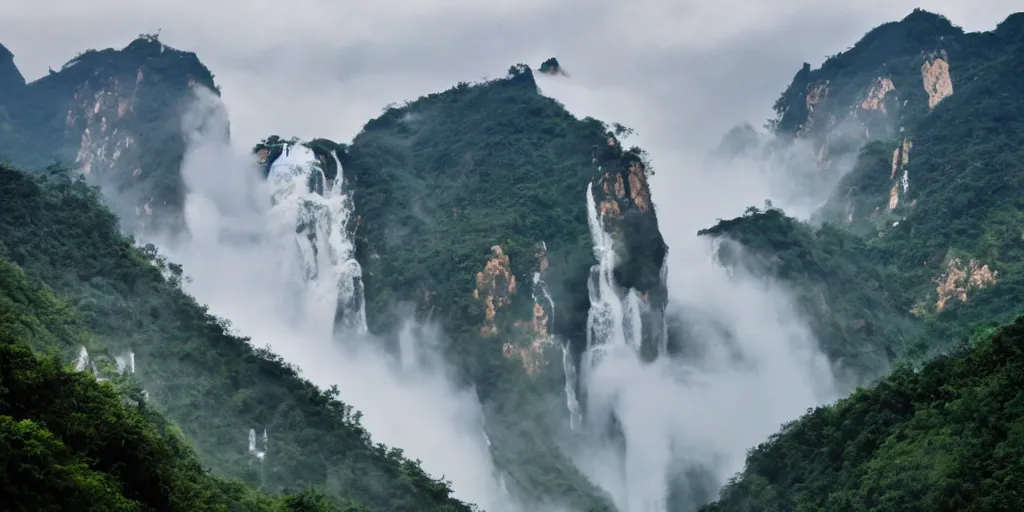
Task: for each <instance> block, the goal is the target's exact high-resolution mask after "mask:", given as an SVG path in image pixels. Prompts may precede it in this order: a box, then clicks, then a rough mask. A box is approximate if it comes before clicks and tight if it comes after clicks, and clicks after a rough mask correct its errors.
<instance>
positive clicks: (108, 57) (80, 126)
mask: <svg viewBox="0 0 1024 512" xmlns="http://www.w3.org/2000/svg"><path fill="white" fill-rule="evenodd" d="M3 54H7V55H10V53H9V52H6V50H5V51H4V52H0V80H9V81H10V80H13V81H14V82H17V77H20V73H18V72H17V68H13V70H12V69H10V68H11V67H12V66H13V63H11V62H10V59H9V58H8V59H5V58H4V56H3ZM5 62H7V64H5ZM7 77H11V78H7ZM14 82H12V83H14ZM0 83H2V82H0ZM15 85H16V84H15ZM195 85H201V86H204V87H207V88H210V89H213V90H216V86H215V85H214V83H213V75H212V74H211V73H210V71H209V70H208V69H207V68H206V67H205V66H204V65H203V64H202V63H201V62H199V59H198V58H197V57H196V55H195V54H194V53H191V52H184V51H180V50H177V49H174V48H171V47H169V46H167V45H164V44H163V43H161V42H160V40H159V39H158V38H157V37H156V36H153V35H147V36H141V37H140V38H139V39H136V40H135V41H133V42H131V44H129V45H128V46H126V47H124V48H123V49H121V50H114V49H106V50H101V51H97V50H88V51H86V52H84V53H82V54H80V55H78V56H77V57H75V58H74V59H72V60H70V61H68V62H67V63H65V64H64V66H62V67H61V69H60V70H59V71H54V70H50V73H49V74H48V75H47V76H44V77H42V78H40V79H38V80H35V81H33V82H31V83H29V84H27V85H24V84H23V87H20V88H18V87H10V88H8V87H2V86H0V105H4V106H5V107H6V111H7V118H8V120H7V124H8V126H9V127H10V129H9V130H5V131H4V132H2V133H0V157H4V158H7V159H8V160H10V161H11V162H12V163H14V164H16V165H19V166H21V167H25V168H30V169H38V168H41V167H43V166H46V165H49V164H51V163H53V162H54V161H59V162H61V163H63V164H64V165H66V166H69V167H74V168H75V169H76V170H78V171H80V172H82V173H83V174H84V175H85V176H86V178H87V179H88V180H89V181H90V182H91V183H94V184H97V185H99V186H101V187H102V188H105V189H109V191H110V194H108V195H109V196H110V197H115V196H116V197H117V198H118V199H117V201H116V202H114V203H113V204H112V206H113V207H114V208H115V210H116V213H118V215H119V217H120V218H121V220H122V222H123V223H125V224H126V226H129V227H130V228H131V229H133V230H134V229H137V228H139V227H141V226H145V225H148V224H152V219H154V218H160V219H166V220H167V221H168V222H173V219H174V217H175V215H176V214H177V213H178V212H179V211H180V208H181V203H182V200H183V198H184V187H183V184H182V183H181V179H180V174H179V172H178V169H179V168H180V165H181V159H182V156H183V154H184V151H185V141H184V139H183V138H182V136H181V113H182V111H183V107H184V104H185V102H186V101H188V100H189V99H190V98H191V91H190V88H191V87H193V86H195ZM154 212H157V213H158V215H156V216H155V217H154Z"/></svg>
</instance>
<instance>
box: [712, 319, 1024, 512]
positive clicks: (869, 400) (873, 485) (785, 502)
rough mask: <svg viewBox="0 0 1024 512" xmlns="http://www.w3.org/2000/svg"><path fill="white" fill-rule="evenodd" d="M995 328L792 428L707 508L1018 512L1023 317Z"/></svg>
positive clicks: (760, 451) (1021, 503)
mask: <svg viewBox="0 0 1024 512" xmlns="http://www.w3.org/2000/svg"><path fill="white" fill-rule="evenodd" d="M993 331H995V329H986V330H983V331H981V332H979V333H978V334H977V335H976V336H975V338H974V341H973V343H972V344H971V346H970V347H969V348H965V349H963V350H962V351H961V352H960V353H958V354H955V355H951V356H943V357H940V358H938V359H936V360H934V361H932V362H930V363H928V364H927V365H925V366H924V367H923V368H914V367H911V366H908V365H901V366H899V367H898V368H896V370H895V371H893V373H892V374H891V375H889V376H888V377H887V378H885V379H884V380H883V381H881V382H880V383H878V384H877V385H876V386H874V387H872V388H870V389H862V390H859V391H857V392H856V393H854V394H853V395H852V396H850V397H848V398H845V399H843V400H840V401H839V402H838V403H837V404H835V405H832V406H828V407H819V408H817V409H815V410H814V411H813V412H811V413H809V414H808V415H806V416H804V417H803V418H800V419H799V420H798V421H794V422H792V423H789V424H788V425H786V426H784V427H783V429H782V431H780V432H779V433H778V434H775V435H773V436H772V437H771V438H770V439H769V440H768V441H767V442H765V443H762V444H761V445H760V446H758V447H757V448H756V449H754V450H752V451H751V452H750V455H749V457H748V458H747V467H746V470H745V471H744V472H743V474H742V476H740V477H738V478H737V479H735V480H733V481H732V482H730V483H729V485H727V486H726V487H725V489H723V491H722V497H721V500H720V501H719V502H717V503H714V504H712V505H709V506H707V507H704V509H703V510H705V511H707V512H713V511H727V510H728V511H746V510H749V511H754V510H757V511H764V512H773V511H780V512H781V511H789V510H851V511H852V510H907V511H912V510H920V511H929V512H933V511H934V512H941V511H960V510H1021V509H1022V508H1024V494H1021V485H1022V484H1024V465H1022V462H1021V461H1024V406H1022V405H1024V318H1020V319H1018V320H1017V321H1016V322H1014V323H1013V324H1012V325H1009V326H1007V327H1005V328H1002V329H999V330H998V331H995V332H993Z"/></svg>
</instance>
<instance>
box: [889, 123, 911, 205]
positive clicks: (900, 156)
mask: <svg viewBox="0 0 1024 512" xmlns="http://www.w3.org/2000/svg"><path fill="white" fill-rule="evenodd" d="M913 146H914V143H913V142H912V141H911V140H910V139H903V143H902V144H900V145H899V146H897V147H896V149H894V150H893V152H892V170H891V172H890V173H889V179H890V180H893V182H894V183H893V184H892V188H891V189H889V203H888V205H887V206H886V209H887V211H890V212H891V211H893V210H895V209H896V207H897V206H899V204H900V194H903V195H906V193H907V191H908V190H909V189H910V171H909V170H908V169H907V166H908V165H909V164H910V149H911V148H912V147H913Z"/></svg>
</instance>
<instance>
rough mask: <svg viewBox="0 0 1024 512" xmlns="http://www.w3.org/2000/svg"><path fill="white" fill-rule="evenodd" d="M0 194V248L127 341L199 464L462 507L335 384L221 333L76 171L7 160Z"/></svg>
mask: <svg viewBox="0 0 1024 512" xmlns="http://www.w3.org/2000/svg"><path fill="white" fill-rule="evenodd" d="M0 196H2V197H4V198H5V200H4V201H3V202H2V203H0V243H2V244H3V247H4V248H5V255H4V257H5V258H7V259H9V260H10V261H11V262H12V263H13V264H17V265H19V266H21V267H22V268H23V269H24V271H25V273H27V274H28V276H29V277H30V278H32V279H38V280H40V281H42V282H43V283H46V284H47V285H48V286H49V287H51V288H52V289H53V291H54V292H56V293H57V294H58V295H60V296H62V297H64V298H65V300H66V301H67V302H68V303H69V304H70V307H71V308H73V309H74V310H76V311H77V314H78V316H79V318H80V322H81V328H82V329H83V330H84V331H86V332H88V333H89V336H88V337H87V338H86V339H87V340H95V342H96V343H99V344H100V346H102V347H103V348H105V349H106V350H107V351H109V352H110V353H113V354H121V353H124V352H126V351H132V352H133V353H134V358H135V365H136V368H135V373H134V378H135V379H137V381H138V384H139V385H140V386H142V387H143V388H144V389H145V390H146V392H147V396H148V399H147V403H148V404H151V406H152V407H153V408H154V409H155V410H157V411H160V412H162V413H164V414H165V415H166V416H167V417H168V418H169V419H170V420H171V421H172V422H173V423H174V424H176V425H177V426H178V427H180V431H181V432H182V434H183V435H184V437H185V439H188V442H189V444H191V445H192V446H193V447H194V448H195V450H196V452H197V453H198V455H199V457H200V460H201V461H202V463H203V464H204V465H205V466H207V467H209V468H210V469H212V470H214V471H215V472H217V473H219V474H221V475H226V476H229V477H232V478H237V479H240V480H242V481H243V482H246V483H248V484H250V485H252V486H258V487H262V488H264V489H268V490H271V491H275V492H277V491H283V490H286V489H297V488H303V487H305V486H316V487H319V488H321V489H323V490H325V491H326V492H327V493H328V494H330V495H331V496H334V497H335V498H352V499H355V500H358V501H359V502H361V503H364V504H365V505H367V506H369V507H371V509H372V510H396V511H397V510H407V511H410V512H411V511H421V510H446V511H447V510H451V511H455V510H469V507H468V506H467V505H465V504H463V503H461V502H459V501H457V500H455V499H453V498H451V496H450V495H451V490H450V489H449V488H448V486H447V485H446V484H445V482H442V481H437V480H435V479H434V478H432V477H430V476H428V475H427V474H425V473H424V472H423V471H422V469H420V467H419V466H418V465H417V464H416V463H415V462H413V461H410V460H408V459H406V458H404V457H403V456H402V452H401V450H398V449H394V448H389V447H385V446H382V445H380V444H377V443H374V442H373V441H372V440H371V438H370V433H369V432H367V431H366V430H365V429H363V428H362V426H361V425H360V424H359V416H358V413H357V412H355V411H353V410H352V409H351V407H349V406H347V405H346V404H344V403H342V402H340V401H339V400H338V398H337V396H338V390H337V389H334V390H320V389H317V388H316V387H314V386H313V385H312V384H310V383H309V382H308V381H305V380H304V379H302V378H301V377H299V375H298V373H297V370H296V369H295V368H293V367H291V366H289V365H288V364H286V363H285V362H284V361H282V360H281V359H280V357H278V356H276V355H274V354H272V353H270V352H269V351H267V350H265V349H255V348H253V347H252V346H251V345H249V344H248V343H247V340H246V339H244V338H239V337H236V336H232V335H230V334H228V332H227V331H226V330H225V322H224V321H223V320H221V319H218V318H215V317H213V316H211V315H209V314H208V313H207V312H206V308H205V307H204V306H202V305H200V304H197V303H196V302H195V300H194V299H193V298H191V297H190V296H188V295H186V294H185V293H184V292H182V291H181V288H180V285H181V283H180V279H181V268H180V266H177V265H174V264H173V263H171V264H168V263H166V262H164V261H163V260H162V258H160V257H159V256H158V255H157V254H156V251H155V249H153V248H152V247H149V248H147V249H145V250H139V249H137V248H136V247H134V246H133V245H132V240H131V239H129V238H126V237H124V236H122V235H121V234H120V232H119V231H118V227H117V219H116V217H115V216H114V215H113V214H112V213H111V212H110V210H108V209H107V208H106V207H105V206H103V204H102V202H101V199H100V197H99V196H98V193H97V192H96V191H95V190H94V189H91V188H90V187H89V186H88V185H87V184H86V183H85V182H84V181H83V180H81V179H77V178H72V177H70V176H68V173H67V171H66V170H64V169H59V168H56V169H51V170H49V171H47V172H45V173H42V174H37V175H36V176H30V175H29V174H26V173H24V172H21V171H18V170H16V169H12V168H10V167H9V166H2V167H0ZM45 314H51V315H52V314H53V313H52V312H46V313H45ZM51 321H52V322H54V325H55V327H54V328H63V327H64V325H65V323H66V322H63V321H60V320H59V319H53V320H51ZM14 340H15V341H17V338H15V339H14ZM25 341H26V342H27V341H28V340H25ZM58 341H59V344H56V345H54V346H53V348H54V349H55V350H57V351H58V354H59V355H60V356H62V360H63V361H70V360H73V359H74V357H75V356H76V355H77V353H78V348H79V347H77V346H75V344H76V341H75V338H72V337H67V336H66V337H64V338H60V339H58ZM79 343H80V342H79ZM37 348H40V349H42V348H49V347H44V346H37ZM5 385H6V384H5ZM83 385H84V384H83ZM57 398H59V397H57ZM29 417H31V416H29ZM16 419H17V418H16ZM250 429H256V430H258V431H262V430H263V429H266V431H267V432H268V435H269V437H270V439H272V444H270V445H269V449H268V450H267V453H266V455H265V456H264V457H263V458H262V460H261V461H259V462H254V461H253V460H252V456H251V455H250V454H249V453H248V451H247V443H248V439H247V437H246V432H248V431H249V430H250Z"/></svg>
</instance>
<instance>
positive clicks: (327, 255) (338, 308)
mask: <svg viewBox="0 0 1024 512" xmlns="http://www.w3.org/2000/svg"><path fill="white" fill-rule="evenodd" d="M335 162H336V163H337V165H338V176H337V177H336V178H335V179H334V180H331V181H328V180H327V178H326V177H325V175H324V172H323V170H322V168H321V166H320V163H319V162H318V160H317V158H316V155H315V154H314V153H313V151H312V150H311V149H309V148H307V147H305V146H301V145H300V146H285V147H284V148H283V151H282V153H281V156H280V157H278V158H277V159H276V160H275V161H274V162H273V163H272V164H271V166H270V172H269V174H268V176H267V182H268V184H269V185H270V189H271V199H272V201H273V206H272V207H271V209H270V212H269V215H268V218H269V219H270V221H271V224H270V225H269V226H268V229H269V230H270V231H271V233H272V236H273V237H274V238H275V239H277V240H281V241H284V243H285V244H286V246H285V247H283V248H282V249H283V250H284V251H285V254H284V256H286V258H287V257H288V256H291V258H287V259H288V260H290V261H298V262H300V265H301V276H302V278H303V280H304V281H305V283H306V284H307V286H306V289H305V293H304V300H303V301H301V304H302V308H301V310H302V311H304V312H305V314H306V317H307V320H309V321H310V323H312V324H313V325H315V326H319V328H320V329H324V330H328V329H329V330H330V331H333V330H334V329H338V328H340V329H342V330H345V331H348V332H355V333H359V334H362V333H365V332H366V331H367V327H366V306H365V304H364V302H363V284H362V273H363V270H362V267H361V266H360V265H359V262H358V261H357V260H356V258H355V245H354V244H353V242H352V239H351V236H349V233H348V230H347V226H348V222H349V217H350V215H351V207H350V204H351V202H350V200H349V199H350V198H349V196H348V194H346V193H345V192H344V191H343V190H342V183H343V181H344V180H343V178H342V169H341V164H340V163H338V161H337V158H336V157H335ZM321 191H322V193H318V192H321ZM289 233H292V234H293V235H292V236H289ZM290 241H293V243H291V242H290ZM289 252H291V254H288V253H289Z"/></svg>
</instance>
